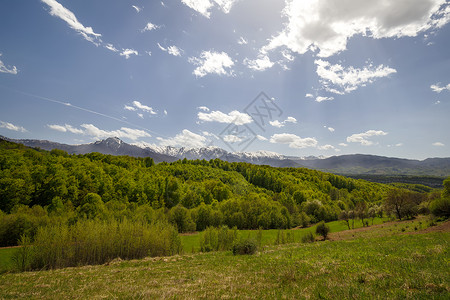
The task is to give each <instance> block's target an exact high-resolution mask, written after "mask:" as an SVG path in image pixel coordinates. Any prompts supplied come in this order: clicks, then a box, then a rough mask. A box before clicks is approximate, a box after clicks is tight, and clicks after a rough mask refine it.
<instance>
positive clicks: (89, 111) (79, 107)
mask: <svg viewBox="0 0 450 300" xmlns="http://www.w3.org/2000/svg"><path fill="white" fill-rule="evenodd" d="M0 87H2V88H4V89H8V90H11V91H13V92H16V93H19V94H22V95H25V96H29V97H33V98H38V99H41V100H44V101H48V102H53V103H57V104H60V105H64V106H68V107H71V108H75V109H78V110H81V111H85V112H88V113H91V114H94V115H98V116H102V117H105V118H109V119H112V120H115V121H118V122H121V123H124V124H127V125H130V126H134V127H137V128H140V129H142V130H145V131H147V132H150V133H152V134H154V135H157V136H161V137H165V138H169V137H168V136H165V135H163V134H160V133H158V132H155V131H152V130H150V129H148V128H145V127H142V126H140V125H137V124H133V123H131V122H128V121H126V120H123V119H120V118H117V117H114V116H109V115H106V114H104V113H101V112H98V111H94V110H90V109H87V108H84V107H81V106H77V105H73V104H71V103H69V102H64V101H60V100H55V99H51V98H47V97H43V96H38V95H34V94H30V93H27V92H23V91H19V90H15V89H11V88H8V87H5V86H3V85H0Z"/></svg>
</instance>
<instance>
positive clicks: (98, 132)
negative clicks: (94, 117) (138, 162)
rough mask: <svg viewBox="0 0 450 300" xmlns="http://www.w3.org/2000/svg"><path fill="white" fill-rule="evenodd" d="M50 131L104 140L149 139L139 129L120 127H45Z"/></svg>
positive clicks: (87, 125) (89, 125)
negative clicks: (117, 128)
mask: <svg viewBox="0 0 450 300" xmlns="http://www.w3.org/2000/svg"><path fill="white" fill-rule="evenodd" d="M47 126H48V127H49V128H50V129H53V130H57V131H60V132H71V133H74V134H82V135H87V136H91V137H93V138H96V139H104V138H108V137H118V138H128V139H130V140H134V141H135V140H137V139H139V138H142V137H151V135H150V134H149V133H147V132H146V131H144V130H140V129H132V128H127V127H122V128H120V129H119V130H112V131H108V130H102V129H99V128H97V127H96V126H94V125H92V124H82V125H81V126H80V127H81V129H80V128H75V127H73V126H71V125H68V124H65V125H47Z"/></svg>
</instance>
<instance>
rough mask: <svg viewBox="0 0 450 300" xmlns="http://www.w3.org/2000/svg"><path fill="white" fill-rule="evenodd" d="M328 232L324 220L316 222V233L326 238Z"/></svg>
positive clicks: (328, 228)
mask: <svg viewBox="0 0 450 300" xmlns="http://www.w3.org/2000/svg"><path fill="white" fill-rule="evenodd" d="M328 232H330V227H329V226H328V225H327V224H325V222H324V221H322V222H320V223H319V224H317V227H316V233H317V234H319V235H321V236H323V239H324V240H326V239H327V236H328Z"/></svg>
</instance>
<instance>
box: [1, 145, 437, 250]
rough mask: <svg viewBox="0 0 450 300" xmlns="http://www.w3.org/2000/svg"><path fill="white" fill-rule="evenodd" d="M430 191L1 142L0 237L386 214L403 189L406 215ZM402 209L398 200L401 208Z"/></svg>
mask: <svg viewBox="0 0 450 300" xmlns="http://www.w3.org/2000/svg"><path fill="white" fill-rule="evenodd" d="M415 189H416V190H417V188H415ZM402 191H403V192H402ZM427 191H428V193H418V192H413V191H407V190H405V189H398V188H397V189H394V190H393V189H392V187H391V186H388V185H384V184H378V183H371V182H368V181H364V180H357V179H351V178H346V177H343V176H338V175H334V174H331V173H323V172H320V171H315V170H310V169H306V168H273V167H269V166H256V165H252V164H248V163H228V162H224V161H221V160H219V159H215V160H210V161H205V160H202V161H199V160H195V161H189V160H186V159H184V160H180V161H176V162H173V163H160V164H154V163H153V160H152V159H151V158H134V157H128V156H111V155H103V154H100V153H91V154H86V155H68V154H67V153H66V152H64V151H61V150H52V151H44V150H40V149H32V148H28V147H25V146H23V145H21V144H16V143H11V142H7V141H1V142H0V210H1V212H0V222H1V223H0V225H1V226H0V245H1V246H9V245H16V244H17V241H18V240H19V238H20V236H21V235H23V234H24V233H25V234H27V235H28V236H30V237H31V238H32V237H33V236H34V235H35V233H36V232H37V229H38V228H39V227H42V226H45V225H49V224H54V223H58V224H59V223H64V224H69V225H71V224H76V223H77V222H78V221H79V220H86V219H93V220H116V221H120V220H123V219H128V220H140V221H145V222H147V223H154V222H157V221H158V222H159V221H164V222H169V223H171V224H172V225H173V226H174V227H175V228H176V229H177V230H178V232H190V231H202V230H204V229H206V228H207V227H208V226H215V227H218V226H221V225H226V226H228V227H229V228H233V227H236V228H238V229H258V228H262V229H282V228H292V227H297V226H307V225H308V224H310V223H316V222H319V221H322V220H324V221H333V220H338V218H340V217H341V218H342V219H344V220H346V219H347V220H348V218H349V217H350V218H351V217H352V216H353V217H361V218H362V219H364V217H367V218H369V217H375V216H376V215H381V214H382V213H383V212H382V207H383V203H384V202H385V200H386V199H385V198H386V195H391V198H393V197H394V198H395V197H396V195H397V196H398V194H399V193H400V194H401V193H403V194H405V193H406V196H407V197H409V198H410V199H412V201H413V202H414V203H413V204H414V210H411V209H410V210H409V212H408V211H405V213H403V215H407V216H410V215H413V214H414V213H417V212H418V210H419V209H420V204H421V203H422V202H425V203H426V204H427V205H428V202H427V201H429V200H433V199H435V198H440V193H439V192H434V193H433V192H430V189H427ZM396 193H397V194H396ZM427 205H423V204H422V208H424V207H425V209H426V206H427ZM384 207H385V208H386V207H388V206H387V205H385V206H384ZM405 208H407V207H406V206H404V208H403V209H405ZM395 209H396V208H395V206H393V207H391V211H392V212H393V213H394V214H395V212H396V210H395ZM385 211H386V209H385ZM388 212H389V211H388ZM398 217H399V218H402V216H401V215H398Z"/></svg>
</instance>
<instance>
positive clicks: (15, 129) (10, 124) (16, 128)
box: [0, 121, 28, 132]
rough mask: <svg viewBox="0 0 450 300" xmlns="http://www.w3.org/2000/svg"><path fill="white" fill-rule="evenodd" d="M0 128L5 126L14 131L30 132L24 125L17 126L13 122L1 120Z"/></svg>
mask: <svg viewBox="0 0 450 300" xmlns="http://www.w3.org/2000/svg"><path fill="white" fill-rule="evenodd" d="M0 128H5V129H8V130H12V131H19V132H28V130H26V129H25V128H24V127H22V126H17V125H14V124H12V123H9V122H3V121H0Z"/></svg>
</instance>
